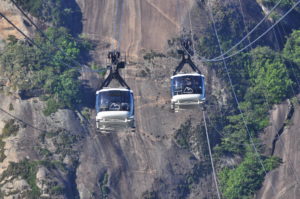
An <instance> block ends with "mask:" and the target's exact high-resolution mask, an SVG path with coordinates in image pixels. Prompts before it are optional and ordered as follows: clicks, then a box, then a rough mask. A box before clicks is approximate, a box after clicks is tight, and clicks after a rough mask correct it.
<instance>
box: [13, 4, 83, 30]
mask: <svg viewBox="0 0 300 199" xmlns="http://www.w3.org/2000/svg"><path fill="white" fill-rule="evenodd" d="M15 1H16V3H17V4H18V5H19V6H20V7H21V8H22V9H24V10H25V11H27V12H29V13H30V14H31V15H33V16H35V17H37V18H39V19H40V20H42V21H44V22H50V23H52V24H53V25H54V26H57V27H59V26H66V25H68V24H67V22H69V21H72V20H71V19H72V17H73V18H74V17H76V15H77V14H78V13H77V10H74V8H73V7H74V6H69V5H70V4H71V3H70V2H72V1H71V0H69V1H70V2H68V3H67V2H64V1H63V0H15Z"/></svg>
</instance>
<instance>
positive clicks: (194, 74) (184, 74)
mask: <svg viewBox="0 0 300 199" xmlns="http://www.w3.org/2000/svg"><path fill="white" fill-rule="evenodd" d="M184 76H198V77H200V76H201V77H204V75H201V74H199V73H182V74H177V75H173V76H171V79H173V78H175V77H184Z"/></svg>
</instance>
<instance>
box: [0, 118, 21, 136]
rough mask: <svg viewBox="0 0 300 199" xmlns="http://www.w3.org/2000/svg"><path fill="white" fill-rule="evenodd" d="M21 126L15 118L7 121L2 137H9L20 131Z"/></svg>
mask: <svg viewBox="0 0 300 199" xmlns="http://www.w3.org/2000/svg"><path fill="white" fill-rule="evenodd" d="M19 128H20V127H19V125H18V124H15V120H14V119H11V120H8V121H7V122H6V123H5V125H4V128H3V129H2V135H1V137H2V138H4V137H9V136H12V135H16V134H17V132H18V131H19Z"/></svg>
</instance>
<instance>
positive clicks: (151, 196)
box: [142, 191, 158, 199]
mask: <svg viewBox="0 0 300 199" xmlns="http://www.w3.org/2000/svg"><path fill="white" fill-rule="evenodd" d="M142 199H158V196H157V193H156V192H154V191H151V192H150V191H146V192H144V193H143V194H142Z"/></svg>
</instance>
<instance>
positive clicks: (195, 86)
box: [172, 75, 203, 95]
mask: <svg viewBox="0 0 300 199" xmlns="http://www.w3.org/2000/svg"><path fill="white" fill-rule="evenodd" d="M202 81H203V80H202V77H201V76H190V75H187V76H181V77H174V78H173V81H172V82H173V85H172V90H173V95H184V94H202Z"/></svg>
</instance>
